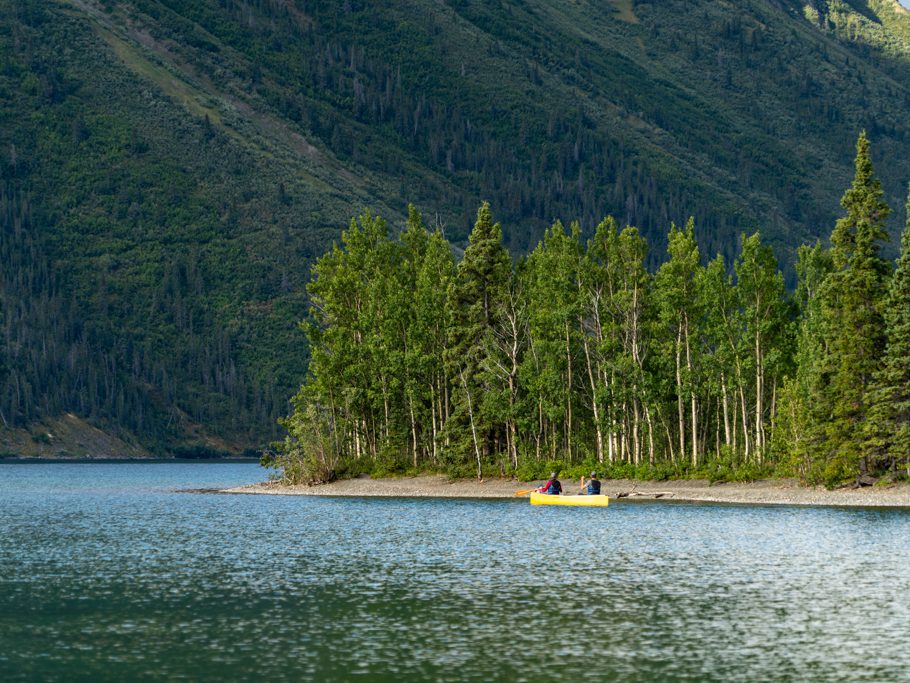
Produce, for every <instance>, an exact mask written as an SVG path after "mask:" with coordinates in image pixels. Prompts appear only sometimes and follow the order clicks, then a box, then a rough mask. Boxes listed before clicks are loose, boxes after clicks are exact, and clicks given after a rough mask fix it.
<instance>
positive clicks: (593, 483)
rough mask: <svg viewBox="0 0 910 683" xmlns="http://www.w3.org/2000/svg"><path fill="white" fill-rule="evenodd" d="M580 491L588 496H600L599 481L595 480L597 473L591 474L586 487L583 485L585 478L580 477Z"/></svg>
mask: <svg viewBox="0 0 910 683" xmlns="http://www.w3.org/2000/svg"><path fill="white" fill-rule="evenodd" d="M581 490H582V491H583V492H584V493H587V494H588V495H589V496H599V495H600V481H599V480H598V479H597V472H591V478H590V479H588V483H587V486H586V485H585V478H584V476H582V478H581Z"/></svg>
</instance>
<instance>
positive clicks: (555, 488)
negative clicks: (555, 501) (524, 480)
mask: <svg viewBox="0 0 910 683" xmlns="http://www.w3.org/2000/svg"><path fill="white" fill-rule="evenodd" d="M537 493H546V494H547V495H550V496H558V495H559V494H560V493H562V484H560V483H559V479H557V478H556V472H551V473H550V478H549V479H548V480H547V483H546V484H544V485H543V486H541V487H540V488H539V489H537Z"/></svg>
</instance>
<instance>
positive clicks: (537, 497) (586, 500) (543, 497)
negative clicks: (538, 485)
mask: <svg viewBox="0 0 910 683" xmlns="http://www.w3.org/2000/svg"><path fill="white" fill-rule="evenodd" d="M609 503H610V497H609V496H550V495H547V494H546V493H536V492H535V493H532V494H531V505H586V506H594V507H606V506H607V505H608V504H609Z"/></svg>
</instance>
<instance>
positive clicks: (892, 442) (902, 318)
mask: <svg viewBox="0 0 910 683" xmlns="http://www.w3.org/2000/svg"><path fill="white" fill-rule="evenodd" d="M907 211H908V214H907V215H908V217H907V225H906V227H905V228H904V232H903V235H902V236H901V253H900V256H899V257H898V260H897V268H896V269H895V271H894V276H893V277H892V279H891V283H890V286H889V288H888V296H887V298H886V301H885V332H886V337H887V344H886V346H885V355H884V360H883V361H882V366H881V369H880V370H879V372H878V373H877V375H876V377H875V382H874V385H873V387H872V389H871V391H870V392H869V394H870V407H869V420H868V423H867V424H868V429H867V434H866V455H867V458H868V459H869V460H870V465H871V466H872V467H875V466H876V465H877V466H879V467H891V468H895V467H898V466H903V467H906V468H908V469H910V198H908V200H907Z"/></svg>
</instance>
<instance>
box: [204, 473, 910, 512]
mask: <svg viewBox="0 0 910 683" xmlns="http://www.w3.org/2000/svg"><path fill="white" fill-rule="evenodd" d="M561 481H562V484H563V490H564V492H565V493H575V492H576V491H577V490H578V482H577V481H574V480H573V481H568V480H566V479H562V480H561ZM542 483H543V482H519V481H515V480H510V479H491V480H487V481H483V482H478V481H476V480H463V479H462V480H457V481H451V480H449V479H447V478H445V477H443V476H439V475H423V476H418V477H398V478H385V479H371V478H368V477H361V478H357V479H346V480H343V481H335V482H332V483H330V484H319V485H316V486H303V485H300V486H283V485H280V484H278V483H276V482H263V483H259V484H251V485H249V486H240V487H236V488H230V489H222V490H219V491H218V493H229V494H246V495H280V496H361V497H402V498H513V497H515V492H516V491H519V490H525V489H531V488H534V487H535V486H539V485H540V484H542ZM602 491H603V493H605V494H607V495H608V496H610V498H611V502H613V500H616V501H618V502H624V501H626V500H629V501H635V500H655V499H659V500H670V501H684V502H705V503H738V504H746V505H809V506H841V507H910V485H908V484H896V485H891V486H887V487H885V486H882V487H863V488H858V489H835V490H833V491H829V490H827V489H824V488H820V487H807V486H801V485H799V483H798V482H796V481H795V480H792V479H767V480H761V481H756V482H751V483H728V484H713V485H712V484H710V483H709V482H707V481H704V480H675V481H661V482H654V481H630V480H616V479H613V480H605V481H604V482H603V488H602Z"/></svg>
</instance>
